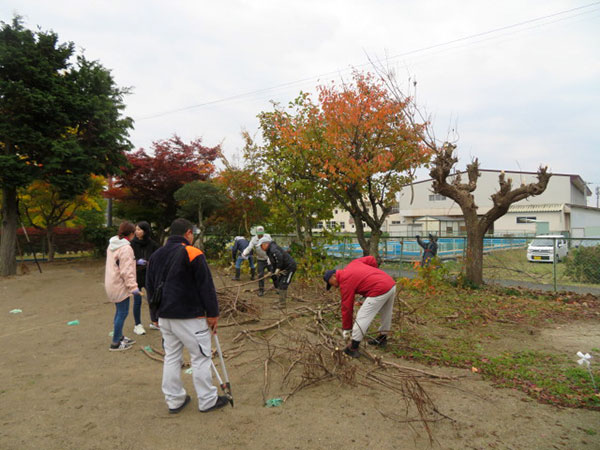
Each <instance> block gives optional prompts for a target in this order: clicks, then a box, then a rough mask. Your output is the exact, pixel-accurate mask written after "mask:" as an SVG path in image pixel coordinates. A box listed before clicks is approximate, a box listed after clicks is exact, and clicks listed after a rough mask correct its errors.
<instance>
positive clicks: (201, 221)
mask: <svg viewBox="0 0 600 450" xmlns="http://www.w3.org/2000/svg"><path fill="white" fill-rule="evenodd" d="M205 230H206V226H205V225H204V217H203V215H202V208H198V248H199V249H200V250H202V251H204V231H205Z"/></svg>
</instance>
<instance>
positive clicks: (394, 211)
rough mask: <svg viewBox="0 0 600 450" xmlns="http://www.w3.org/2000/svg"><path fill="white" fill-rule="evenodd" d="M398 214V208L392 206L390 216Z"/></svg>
mask: <svg viewBox="0 0 600 450" xmlns="http://www.w3.org/2000/svg"><path fill="white" fill-rule="evenodd" d="M399 212H400V208H399V207H397V206H393V207H392V210H391V211H390V214H398V213H399Z"/></svg>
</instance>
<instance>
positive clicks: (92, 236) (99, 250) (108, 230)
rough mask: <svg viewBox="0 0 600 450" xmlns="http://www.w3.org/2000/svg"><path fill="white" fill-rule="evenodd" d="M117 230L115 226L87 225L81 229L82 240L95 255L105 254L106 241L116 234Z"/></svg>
mask: <svg viewBox="0 0 600 450" xmlns="http://www.w3.org/2000/svg"><path fill="white" fill-rule="evenodd" d="M118 231H119V229H118V227H116V226H112V227H105V226H103V225H99V226H88V227H86V228H84V229H83V240H84V241H85V242H87V243H88V244H90V246H91V247H92V250H93V251H94V254H95V255H96V256H106V248H107V247H108V241H109V240H110V238H111V237H113V236H116V235H117V232H118Z"/></svg>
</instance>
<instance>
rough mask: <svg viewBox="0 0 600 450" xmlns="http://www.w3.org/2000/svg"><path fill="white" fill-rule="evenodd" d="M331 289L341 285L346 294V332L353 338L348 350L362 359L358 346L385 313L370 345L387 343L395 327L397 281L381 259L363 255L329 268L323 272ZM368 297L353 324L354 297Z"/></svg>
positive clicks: (343, 301) (343, 316)
mask: <svg viewBox="0 0 600 450" xmlns="http://www.w3.org/2000/svg"><path fill="white" fill-rule="evenodd" d="M323 279H324V280H325V283H326V285H327V290H329V289H331V286H335V287H339V288H340V293H341V295H342V330H343V331H342V335H343V336H344V338H346V339H347V338H349V337H352V341H351V343H350V345H348V347H346V348H345V349H344V353H346V354H347V355H349V356H352V357H353V358H358V357H359V356H360V353H359V351H358V347H359V345H360V342H361V341H362V340H363V338H364V337H365V335H366V333H367V329H368V328H369V325H371V322H372V321H373V319H374V318H375V315H377V314H378V313H379V314H380V315H381V326H380V327H379V335H378V336H377V337H376V338H374V339H370V340H369V341H368V343H369V344H370V345H377V346H380V347H383V346H385V345H386V344H387V334H388V333H389V331H390V328H391V326H392V311H393V309H394V300H395V298H396V282H395V281H394V279H393V278H392V277H391V276H389V275H388V274H387V273H385V272H384V271H383V270H381V269H379V265H378V264H377V261H376V260H375V258H373V257H372V256H363V257H362V258H357V259H355V260H353V261H351V262H350V263H349V264H348V265H347V266H346V267H344V268H343V269H340V270H328V271H327V272H325V274H324V275H323ZM356 294H359V295H361V296H362V297H364V302H363V303H362V306H361V307H360V309H359V310H358V313H357V314H356V320H355V321H354V324H353V323H352V315H353V312H354V296H355V295H356Z"/></svg>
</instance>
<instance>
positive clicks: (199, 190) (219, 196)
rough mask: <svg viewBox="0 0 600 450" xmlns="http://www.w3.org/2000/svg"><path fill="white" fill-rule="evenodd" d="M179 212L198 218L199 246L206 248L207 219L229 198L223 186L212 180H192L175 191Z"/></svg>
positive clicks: (188, 216)
mask: <svg viewBox="0 0 600 450" xmlns="http://www.w3.org/2000/svg"><path fill="white" fill-rule="evenodd" d="M175 200H177V203H178V204H179V210H178V212H179V214H182V215H183V216H185V217H187V218H190V219H192V220H196V221H197V224H198V230H199V233H198V236H197V240H198V247H199V248H201V249H202V250H204V233H205V231H206V219H207V218H208V217H209V216H210V215H212V214H213V213H214V212H215V211H217V210H218V209H219V208H222V207H223V206H225V205H226V204H227V202H228V198H227V196H226V195H225V193H224V192H223V190H222V188H221V187H219V186H217V185H215V184H213V183H212V182H210V181H192V182H191V183H188V184H185V185H183V187H181V188H180V189H179V190H177V192H175Z"/></svg>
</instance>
